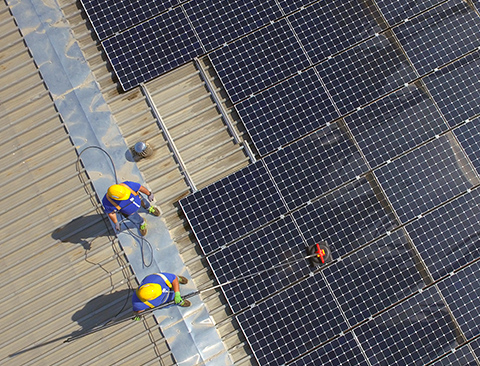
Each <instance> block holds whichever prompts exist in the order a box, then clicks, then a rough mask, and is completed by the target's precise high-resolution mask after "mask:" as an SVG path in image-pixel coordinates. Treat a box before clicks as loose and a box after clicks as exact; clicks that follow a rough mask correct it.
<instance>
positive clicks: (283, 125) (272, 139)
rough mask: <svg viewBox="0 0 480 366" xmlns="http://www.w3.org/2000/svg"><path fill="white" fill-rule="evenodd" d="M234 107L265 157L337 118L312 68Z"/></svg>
mask: <svg viewBox="0 0 480 366" xmlns="http://www.w3.org/2000/svg"><path fill="white" fill-rule="evenodd" d="M235 108H236V109H237V112H238V114H239V115H240V117H241V118H242V121H243V123H244V124H245V127H246V129H247V131H248V133H249V135H250V136H251V138H252V140H253V142H254V144H255V147H256V148H257V150H258V152H259V154H260V155H262V156H263V155H266V154H267V153H269V152H272V151H273V150H275V149H277V148H279V147H281V146H282V145H285V144H287V143H289V142H292V141H294V140H295V139H298V138H300V137H302V136H304V135H306V134H307V133H310V132H312V131H314V130H316V129H318V128H320V127H322V126H324V125H325V124H326V123H328V122H331V121H332V120H333V119H335V118H337V117H338V113H337V111H336V110H335V107H334V106H333V103H332V101H331V100H330V99H329V98H328V94H327V93H326V92H325V89H324V88H323V86H322V83H321V82H320V79H319V78H318V76H317V74H316V73H315V70H313V69H310V70H308V71H305V72H303V73H301V74H299V75H297V76H295V77H293V78H290V79H288V80H286V81H284V82H282V83H280V84H278V85H276V86H274V87H272V88H269V89H267V90H265V91H264V92H261V93H259V94H257V95H255V96H254V97H252V98H249V99H246V100H244V101H243V102H241V103H239V104H237V105H236V106H235Z"/></svg>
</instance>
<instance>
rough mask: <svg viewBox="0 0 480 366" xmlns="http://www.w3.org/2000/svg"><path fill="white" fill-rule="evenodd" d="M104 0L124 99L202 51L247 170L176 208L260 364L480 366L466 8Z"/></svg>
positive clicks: (472, 65)
mask: <svg viewBox="0 0 480 366" xmlns="http://www.w3.org/2000/svg"><path fill="white" fill-rule="evenodd" d="M105 3H107V2H105ZM311 3H312V4H311ZM108 4H109V5H108V6H111V7H112V12H114V11H119V12H120V13H121V14H125V16H126V18H122V17H117V19H115V20H114V21H110V20H108V19H107V18H108V12H107V11H106V10H105V9H104V8H102V11H101V12H100V11H98V10H95V9H98V7H96V6H90V7H88V6H87V5H88V4H85V2H84V5H85V7H86V10H87V13H89V17H90V19H91V20H92V22H93V23H94V25H95V19H107V20H101V22H106V23H107V24H105V23H102V25H101V26H99V28H98V29H97V34H99V37H100V38H101V39H103V42H102V44H103V46H104V47H105V49H106V52H107V55H108V57H109V58H110V60H111V62H112V65H113V67H114V69H115V71H116V73H117V75H118V77H119V79H120V82H121V83H122V85H123V87H124V88H125V89H128V88H131V87H134V86H135V85H138V84H139V83H141V82H143V81H145V80H148V79H149V78H152V77H154V76H156V75H159V74H161V73H163V72H166V71H168V70H170V69H172V68H174V67H176V66H178V65H180V64H182V63H184V62H186V61H188V60H189V59H191V58H193V57H196V56H198V55H203V54H208V57H209V59H210V61H211V62H212V64H213V66H214V68H215V70H216V71H217V73H218V75H219V77H220V80H221V81H222V83H223V86H224V87H225V89H226V91H227V93H228V95H229V97H230V99H231V101H232V102H233V104H234V107H235V109H236V111H237V112H238V115H239V116H240V118H241V119H242V121H243V123H244V125H245V127H246V130H247V132H248V134H249V136H250V138H251V140H252V142H253V145H254V147H255V149H256V151H257V152H258V155H259V156H260V157H261V159H260V160H258V161H257V162H256V163H254V164H251V165H250V166H248V167H247V168H245V169H243V170H241V171H239V172H237V173H235V174H233V175H231V176H229V177H226V178H224V179H222V180H221V181H218V182H216V183H214V184H212V185H210V186H208V187H206V188H204V189H202V190H200V191H198V192H195V193H193V194H191V195H190V196H188V197H186V198H184V199H182V200H181V201H180V205H181V207H182V209H183V210H184V212H185V215H186V217H187V219H188V221H189V223H190V226H191V228H192V230H193V232H194V233H195V235H196V237H197V240H198V242H199V245H200V247H201V249H202V251H203V252H204V254H205V255H206V257H207V260H208V263H209V265H210V266H211V268H212V269H213V272H214V274H215V276H216V278H217V280H218V281H219V282H220V283H223V282H226V281H229V280H231V279H233V278H240V280H239V281H236V282H232V283H229V284H228V285H225V286H223V288H222V290H223V292H224V294H225V297H226V299H227V301H228V304H229V306H230V308H231V309H232V311H233V312H234V313H235V315H236V318H237V320H238V322H239V324H240V327H241V328H242V330H243V332H244V334H245V336H246V339H247V341H248V343H249V344H250V346H251V348H252V350H253V352H254V355H255V357H256V359H257V361H258V363H259V364H260V365H262V366H265V365H267V366H268V365H283V364H287V365H295V366H300V365H312V364H322V365H332V366H333V365H370V366H371V365H385V366H391V365H409V366H410V365H426V364H429V365H435V366H439V365H480V351H479V349H480V344H479V342H480V321H479V320H478V319H480V317H479V315H480V314H479V312H480V301H479V300H478V299H479V295H480V275H479V273H480V272H479V268H478V267H479V266H480V264H479V263H480V262H479V261H478V259H479V258H480V250H479V248H480V245H479V244H480V241H479V235H480V234H479V233H480V227H479V224H478V219H477V218H478V213H479V212H478V210H479V208H478V207H479V204H480V198H479V195H478V192H479V190H478V187H479V185H480V148H479V142H480V118H479V116H480V107H479V106H480V94H479V90H480V85H479V84H480V82H479V80H480V78H479V77H478V76H479V75H480V48H479V47H480V37H479V36H478V35H479V30H480V29H479V27H480V13H479V10H480V2H479V1H477V0H475V1H473V2H468V1H463V0H429V1H422V2H417V1H409V0H388V1H386V0H375V1H355V0H346V1H342V2H334V1H318V2H312V1H308V0H296V1H292V0H288V1H287V0H278V1H254V0H250V1H231V2H228V4H223V3H221V2H219V1H213V0H211V1H206V0H203V1H202V0H197V1H196V0H191V1H185V2H183V3H182V2H179V3H178V4H173V3H164V7H165V9H164V10H161V9H160V8H157V7H156V6H157V5H154V4H153V3H152V4H150V3H148V2H147V3H143V4H144V5H142V6H141V7H139V8H135V6H134V8H135V9H136V10H132V11H130V12H126V11H124V12H122V11H120V10H117V8H116V7H117V6H121V4H124V5H125V4H127V2H115V4H114V5H112V4H110V3H108ZM119 4H120V5H119ZM132 4H134V2H133V1H132V3H131V4H130V5H132ZM132 6H133V5H132ZM167 7H169V8H168V9H167ZM170 7H171V8H170ZM94 8H95V9H94ZM91 9H94V10H91ZM139 9H143V10H142V11H140V10H139ZM146 9H149V10H148V11H150V12H151V13H149V12H148V11H147V10H146ZM154 12H156V13H157V14H156V15H151V14H153V13H154ZM128 14H131V19H127V18H128ZM145 14H147V15H145ZM102 17H103V18H102ZM142 17H143V18H142ZM140 19H141V20H140ZM133 23H136V24H133ZM132 24H133V25H132ZM95 27H96V26H95ZM118 27H120V28H118ZM122 27H123V29H121V28H122ZM102 34H103V36H102ZM102 37H106V38H105V39H104V38H102ZM320 241H326V242H327V243H328V244H329V246H330V249H331V252H332V256H333V262H331V263H328V264H327V265H325V266H320V267H317V268H312V267H311V266H310V265H309V262H308V261H307V260H306V259H305V256H306V254H305V253H306V252H305V248H307V247H310V246H312V245H314V244H315V243H318V242H320ZM257 273H258V274H257ZM255 274H257V275H255Z"/></svg>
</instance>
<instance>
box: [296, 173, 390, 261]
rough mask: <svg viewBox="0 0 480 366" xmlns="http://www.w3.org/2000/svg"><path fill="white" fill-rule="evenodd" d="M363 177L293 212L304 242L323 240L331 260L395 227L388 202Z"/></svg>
mask: <svg viewBox="0 0 480 366" xmlns="http://www.w3.org/2000/svg"><path fill="white" fill-rule="evenodd" d="M376 193H379V192H378V191H377V189H373V188H372V187H371V186H370V184H369V182H368V181H367V179H366V178H361V179H359V180H357V181H355V182H352V183H349V184H347V185H346V186H344V187H342V188H340V189H338V190H336V191H334V192H332V193H329V194H328V195H326V196H324V197H320V198H319V199H318V200H317V201H314V202H312V204H309V205H307V206H305V207H302V208H301V209H299V210H296V211H295V212H293V217H294V219H295V221H296V223H297V225H298V227H299V228H300V231H301V232H302V234H303V236H304V238H305V240H306V242H307V243H318V242H320V241H322V240H325V241H326V242H327V244H328V245H329V246H330V249H331V252H332V256H333V258H334V259H335V258H338V257H341V256H344V255H346V254H347V253H349V252H352V251H353V250H355V249H357V248H360V247H361V246H363V245H365V244H367V243H368V242H369V241H371V240H374V239H375V238H378V237H380V236H381V235H384V234H385V233H387V232H388V231H392V230H393V229H394V228H395V227H397V226H398V224H397V221H396V219H395V217H394V216H393V213H392V212H391V209H390V208H388V202H387V201H386V200H385V199H384V198H383V197H380V196H377V194H376Z"/></svg>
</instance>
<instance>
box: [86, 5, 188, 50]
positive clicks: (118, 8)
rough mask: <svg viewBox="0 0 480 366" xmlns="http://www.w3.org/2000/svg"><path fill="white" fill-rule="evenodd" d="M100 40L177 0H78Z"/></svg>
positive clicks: (167, 6) (133, 24) (131, 25)
mask: <svg viewBox="0 0 480 366" xmlns="http://www.w3.org/2000/svg"><path fill="white" fill-rule="evenodd" d="M80 1H81V3H82V5H83V8H84V9H85V13H86V14H87V15H88V18H89V19H90V22H91V23H92V26H93V29H94V30H95V33H96V34H97V37H98V39H99V40H100V41H102V40H104V39H106V38H109V37H111V36H113V35H115V34H117V33H120V32H122V31H124V30H126V29H128V28H131V27H133V26H136V25H138V24H140V23H142V22H144V21H146V20H148V19H150V18H152V17H154V16H156V15H158V14H160V13H162V12H164V11H167V10H168V9H170V8H172V7H173V6H175V5H178V4H179V2H178V0H166V1H152V0H147V1H141V2H140V1H134V0H133V1H132V0H100V1H98V0H80Z"/></svg>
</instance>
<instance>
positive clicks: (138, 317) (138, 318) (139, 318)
mask: <svg viewBox="0 0 480 366" xmlns="http://www.w3.org/2000/svg"><path fill="white" fill-rule="evenodd" d="M132 320H135V321H136V322H139V321H140V320H142V316H141V315H135V317H134V318H133V319H132Z"/></svg>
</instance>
